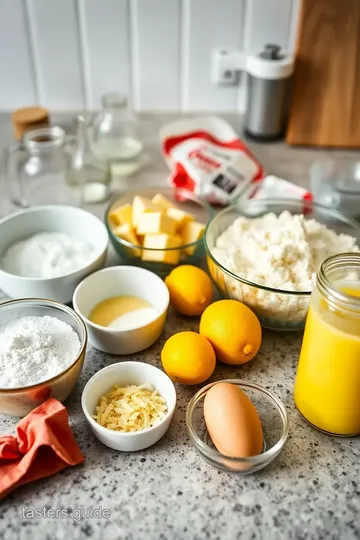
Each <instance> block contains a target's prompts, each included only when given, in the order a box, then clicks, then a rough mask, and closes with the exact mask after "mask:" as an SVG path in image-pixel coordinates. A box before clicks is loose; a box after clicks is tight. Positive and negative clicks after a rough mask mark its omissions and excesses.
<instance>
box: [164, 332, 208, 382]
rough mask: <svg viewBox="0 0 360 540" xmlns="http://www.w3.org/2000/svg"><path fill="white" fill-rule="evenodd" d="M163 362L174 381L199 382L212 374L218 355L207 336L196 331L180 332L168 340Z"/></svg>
mask: <svg viewBox="0 0 360 540" xmlns="http://www.w3.org/2000/svg"><path fill="white" fill-rule="evenodd" d="M161 362H162V365H163V368H164V370H165V371H166V373H167V374H168V375H169V377H170V379H172V380H173V381H175V382H178V383H181V384H199V383H202V382H204V381H206V379H208V378H209V377H210V376H211V375H212V373H213V371H214V369H215V364H216V357H215V352H214V349H213V348H212V346H211V345H210V343H209V342H208V340H207V339H206V338H204V337H203V336H200V334H197V333H196V332H179V333H178V334H174V335H173V336H171V337H170V338H169V339H168V340H167V341H166V343H165V345H164V347H163V349H162V351H161Z"/></svg>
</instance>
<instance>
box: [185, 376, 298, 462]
mask: <svg viewBox="0 0 360 540" xmlns="http://www.w3.org/2000/svg"><path fill="white" fill-rule="evenodd" d="M223 382H225V383H231V384H236V385H237V386H240V387H242V388H244V389H245V390H246V389H251V390H256V391H257V392H259V393H260V394H262V395H263V396H266V397H267V398H268V399H269V401H270V402H271V403H272V404H273V405H274V406H275V407H276V409H277V412H278V413H279V416H280V418H281V420H282V434H281V437H280V439H279V440H278V441H277V442H276V444H274V446H272V447H271V448H269V450H266V451H265V452H263V453H262V454H259V455H257V456H250V457H243V458H234V457H231V456H225V455H223V454H220V452H218V451H217V450H213V449H212V448H210V447H209V446H208V445H207V444H206V443H204V442H203V441H202V440H201V439H200V437H199V436H198V435H197V433H196V430H195V429H194V427H193V423H192V413H193V411H194V408H195V405H196V404H197V403H198V402H199V401H200V399H201V398H202V397H203V395H204V394H205V393H206V392H207V391H208V390H209V389H210V388H211V387H212V386H214V385H215V384H218V383H223ZM186 427H187V430H188V433H189V435H190V439H191V440H192V442H193V443H194V444H195V446H196V448H198V449H199V450H200V451H201V453H203V454H204V455H205V456H206V457H208V458H209V459H211V460H212V461H215V462H219V459H223V458H225V459H226V460H229V461H230V462H232V463H234V464H248V465H260V464H264V463H267V462H268V461H269V460H270V461H271V460H273V459H274V458H275V457H276V456H277V454H278V453H279V452H280V451H281V449H282V448H283V446H284V444H285V442H286V439H287V438H288V434H289V419H288V415H287V412H286V407H285V405H284V404H283V402H282V401H281V399H279V398H278V397H276V396H275V395H274V394H273V393H272V392H270V391H269V390H267V389H266V388H264V387H263V386H260V385H258V384H256V383H250V382H248V381H244V380H243V379H223V380H221V381H214V382H212V383H210V384H207V385H206V386H204V387H203V388H201V389H200V390H198V392H196V394H195V395H194V396H193V397H192V398H191V400H190V401H189V403H188V406H187V409H186Z"/></svg>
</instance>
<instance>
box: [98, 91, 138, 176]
mask: <svg viewBox="0 0 360 540" xmlns="http://www.w3.org/2000/svg"><path fill="white" fill-rule="evenodd" d="M102 107H103V109H102V110H101V111H100V112H99V113H98V114H97V115H96V116H95V118H94V121H93V126H92V151H93V153H94V154H95V155H96V156H97V157H98V158H100V159H102V160H106V161H108V162H110V164H111V170H112V172H113V174H115V175H119V176H125V175H128V174H132V173H133V172H135V171H137V170H138V169H139V167H140V160H141V153H142V151H143V144H142V143H141V141H140V139H139V133H138V121H137V117H136V115H135V114H134V112H133V111H132V110H131V108H130V107H129V106H128V100H127V97H126V96H125V95H124V94H121V93H118V92H112V93H108V94H104V96H103V98H102Z"/></svg>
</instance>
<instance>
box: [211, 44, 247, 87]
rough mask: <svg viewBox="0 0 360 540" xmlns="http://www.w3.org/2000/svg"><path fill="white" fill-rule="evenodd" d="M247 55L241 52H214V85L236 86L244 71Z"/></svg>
mask: <svg viewBox="0 0 360 540" xmlns="http://www.w3.org/2000/svg"><path fill="white" fill-rule="evenodd" d="M244 58H245V55H244V54H243V53H241V52H240V51H232V50H228V49H219V50H216V51H214V52H213V55H212V65H211V80H212V82H213V84H217V85H223V86H235V85H237V84H239V72H240V71H241V70H242V69H243V66H244Z"/></svg>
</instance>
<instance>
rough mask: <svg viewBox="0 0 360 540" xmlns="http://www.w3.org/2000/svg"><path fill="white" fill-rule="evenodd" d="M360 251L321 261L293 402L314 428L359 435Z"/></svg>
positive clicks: (345, 434) (338, 433) (306, 327)
mask: <svg viewBox="0 0 360 540" xmlns="http://www.w3.org/2000/svg"><path fill="white" fill-rule="evenodd" d="M359 393H360V253H343V254H340V255H335V256H333V257H330V258H328V259H326V260H325V261H324V262H323V263H322V265H321V268H320V271H319V273H318V275H317V281H316V286H315V288H314V291H313V293H312V297H311V305H310V309H309V313H308V316H307V320H306V326H305V332H304V338H303V343H302V347H301V352H300V357H299V364H298V369H297V374H296V380H295V388H294V399H295V404H296V406H297V408H298V410H299V411H300V413H301V414H302V416H303V417H304V418H305V419H306V420H307V421H308V422H310V423H311V424H312V425H313V426H314V427H316V428H318V429H320V430H322V431H325V432H327V433H330V434H333V435H339V436H352V435H358V434H359V433H360V400H359Z"/></svg>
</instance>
